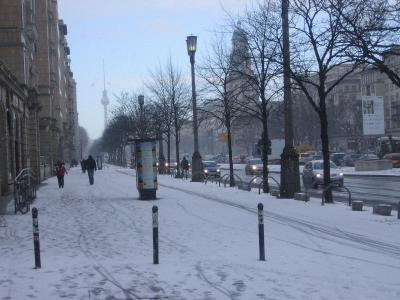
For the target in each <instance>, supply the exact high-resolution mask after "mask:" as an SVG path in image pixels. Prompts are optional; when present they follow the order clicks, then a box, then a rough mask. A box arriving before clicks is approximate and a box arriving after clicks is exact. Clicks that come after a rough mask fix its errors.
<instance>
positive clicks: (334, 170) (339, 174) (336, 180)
mask: <svg viewBox="0 0 400 300" xmlns="http://www.w3.org/2000/svg"><path fill="white" fill-rule="evenodd" d="M330 166H331V169H330V173H331V183H333V184H336V185H338V186H343V182H344V174H343V171H342V170H341V169H340V168H338V167H337V166H336V165H335V163H334V162H333V161H331V162H330ZM302 178H303V185H304V187H312V188H316V187H318V185H323V184H324V161H323V160H312V161H310V162H308V163H306V164H305V166H304V169H303V173H302Z"/></svg>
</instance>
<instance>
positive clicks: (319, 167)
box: [314, 161, 337, 170]
mask: <svg viewBox="0 0 400 300" xmlns="http://www.w3.org/2000/svg"><path fill="white" fill-rule="evenodd" d="M336 168H337V166H336V165H335V164H334V163H333V162H332V161H331V169H336ZM323 169H324V163H323V162H322V161H317V162H315V163H314V170H323Z"/></svg>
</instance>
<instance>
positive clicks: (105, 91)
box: [101, 63, 110, 129]
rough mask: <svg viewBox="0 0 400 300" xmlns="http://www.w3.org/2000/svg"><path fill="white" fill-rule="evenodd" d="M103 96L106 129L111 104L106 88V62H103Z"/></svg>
mask: <svg viewBox="0 0 400 300" xmlns="http://www.w3.org/2000/svg"><path fill="white" fill-rule="evenodd" d="M103 83H104V89H103V96H102V97H101V105H103V106H104V129H105V128H106V127H107V121H108V104H110V100H108V96H107V90H106V73H105V71H104V63H103Z"/></svg>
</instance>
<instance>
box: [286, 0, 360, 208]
mask: <svg viewBox="0 0 400 300" xmlns="http://www.w3.org/2000/svg"><path fill="white" fill-rule="evenodd" d="M344 2H345V1H331V0H293V1H292V2H291V3H292V10H291V12H292V20H291V31H292V34H293V35H292V37H291V45H292V47H293V49H292V52H293V55H291V57H292V64H291V76H292V78H293V80H294V81H295V83H296V84H297V87H298V88H299V89H300V90H301V91H302V92H303V93H304V95H305V97H306V98H307V100H308V102H309V103H310V104H311V106H312V107H313V109H314V110H315V111H316V112H317V114H318V117H319V121H320V126H321V127H320V129H321V142H322V155H323V160H324V186H325V188H327V187H328V186H329V185H330V160H329V136H328V113H329V112H328V111H327V104H326V99H327V96H328V95H329V93H330V92H331V91H332V90H333V89H334V88H335V87H336V86H337V85H338V84H339V83H340V82H341V81H342V80H343V79H344V78H346V76H348V75H349V74H351V73H352V72H353V71H354V70H355V69H356V68H357V64H355V63H353V60H352V58H351V57H349V56H348V53H349V52H350V51H351V50H352V49H351V47H352V46H351V45H349V43H346V36H345V35H344V34H343V31H342V30H341V24H342V18H341V16H340V15H338V14H337V13H336V12H337V10H342V9H343V8H344V6H345V3H344ZM328 76H330V78H329V81H328ZM328 82H329V83H328ZM326 201H327V202H332V193H331V190H329V191H328V193H327V197H326Z"/></svg>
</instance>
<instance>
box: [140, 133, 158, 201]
mask: <svg viewBox="0 0 400 300" xmlns="http://www.w3.org/2000/svg"><path fill="white" fill-rule="evenodd" d="M135 149H136V151H135V155H136V184H137V188H138V190H139V194H140V199H155V197H156V190H157V188H158V184H157V159H156V143H155V140H143V139H142V140H135Z"/></svg>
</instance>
